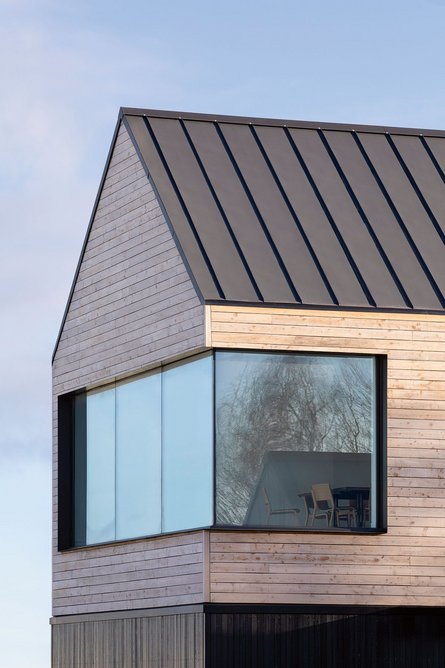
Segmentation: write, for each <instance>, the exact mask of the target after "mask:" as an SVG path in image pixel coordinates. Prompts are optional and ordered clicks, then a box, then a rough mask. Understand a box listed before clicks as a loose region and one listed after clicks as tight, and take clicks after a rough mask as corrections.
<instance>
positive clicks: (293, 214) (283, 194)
mask: <svg viewBox="0 0 445 668" xmlns="http://www.w3.org/2000/svg"><path fill="white" fill-rule="evenodd" d="M249 129H250V131H251V133H252V135H253V138H254V139H255V142H256V144H257V146H258V148H259V150H260V152H261V155H262V156H263V158H264V161H265V163H266V165H267V167H268V168H269V171H270V173H271V175H272V178H273V179H274V181H275V184H276V186H277V188H278V190H279V192H280V195H281V197H282V198H283V200H284V202H285V204H286V206H287V208H288V210H289V213H290V215H291V217H292V219H293V221H294V223H295V225H296V226H297V228H298V230H299V232H300V234H301V236H302V237H303V240H304V242H305V244H306V246H307V249H308V251H309V254H310V256H311V258H312V260H313V262H314V264H315V266H316V268H317V270H318V272H319V274H320V276H321V278H322V280H323V283H324V284H325V287H326V290H327V291H328V293H329V296H330V297H331V299H332V301H333V303H334V304H337V305H338V303H339V301H338V299H337V296H336V294H335V292H334V290H333V288H332V286H331V284H330V282H329V280H328V277H327V276H326V273H325V271H324V269H323V267H322V266H321V263H320V261H319V259H318V257H317V255H316V253H315V251H314V248H313V247H312V244H311V242H310V241H309V239H308V236H307V234H306V232H305V230H304V228H303V226H302V224H301V221H300V219H299V218H298V216H297V213H296V211H295V209H294V207H293V206H292V204H291V203H290V201H289V198H288V196H287V195H286V192H285V191H284V188H283V186H282V184H281V182H280V179H279V178H278V175H277V173H276V171H275V169H274V167H273V165H272V163H271V161H270V159H269V156H268V155H267V152H266V149H265V148H264V146H263V144H262V142H261V139H260V138H259V136H258V133H257V132H256V130H255V126H254V125H252V124H251V125H249Z"/></svg>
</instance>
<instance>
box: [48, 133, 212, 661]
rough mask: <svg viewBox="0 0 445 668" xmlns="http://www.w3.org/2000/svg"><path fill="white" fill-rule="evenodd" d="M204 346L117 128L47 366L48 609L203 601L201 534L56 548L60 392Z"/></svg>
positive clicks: (157, 211)
mask: <svg viewBox="0 0 445 668" xmlns="http://www.w3.org/2000/svg"><path fill="white" fill-rule="evenodd" d="M203 346H204V307H203V306H202V305H201V302H200V300H199V298H198V296H197V294H196V292H195V289H194V287H193V285H192V282H191V280H190V277H189V274H188V272H187V270H186V268H185V265H184V263H183V261H182V259H181V256H180V254H179V251H178V249H177V247H176V244H175V242H174V240H173V237H172V234H171V232H170V229H169V227H168V224H167V222H166V220H165V218H164V215H163V213H162V210H161V207H160V205H159V202H158V201H157V199H156V195H155V193H154V191H153V189H152V187H151V185H150V183H149V181H148V179H147V176H146V174H145V172H144V169H143V167H142V165H141V163H140V160H139V158H138V156H137V154H136V151H135V149H134V146H133V143H132V141H131V139H130V137H129V135H128V133H127V131H126V130H125V128H124V127H123V126H121V128H120V130H119V133H118V136H117V140H116V144H115V147H114V150H113V154H112V157H111V161H110V164H109V167H108V170H107V174H106V177H105V181H104V185H103V188H102V191H101V195H100V199H99V203H98V206H97V210H96V212H95V216H94V220H93V223H92V226H91V230H90V233H89V236H88V240H87V244H86V247H85V250H84V253H83V256H82V261H81V265H80V269H79V273H78V276H77V280H76V284H75V287H74V291H73V294H72V298H71V301H70V304H69V310H68V313H67V317H66V320H65V323H64V327H63V331H62V334H61V338H60V341H59V345H58V348H57V353H56V355H55V359H54V365H53V384H54V402H53V406H54V421H53V425H54V426H53V430H54V431H53V433H54V476H53V485H54V487H53V499H54V501H53V504H54V505H53V507H54V512H53V520H54V527H55V529H54V534H53V537H54V540H53V554H54V589H53V601H54V614H57V615H65V614H68V613H73V614H74V613H80V612H95V611H102V610H116V609H134V608H141V607H147V606H153V607H158V606H166V605H176V604H178V605H179V604H181V605H183V604H186V603H193V602H196V601H202V590H203V583H202V579H203V578H202V570H203V566H202V536H201V534H200V533H195V534H183V535H178V536H177V537H163V538H161V539H151V540H147V541H139V542H133V543H124V544H116V545H113V546H111V545H109V546H102V547H97V548H88V549H85V550H73V551H71V552H65V553H59V552H57V517H58V509H57V465H58V456H57V396H58V395H59V394H63V393H65V392H69V391H71V390H76V389H79V388H82V387H85V386H89V385H95V384H99V383H101V382H107V381H109V380H113V379H114V378H116V377H118V376H122V375H126V374H131V373H132V372H137V371H140V370H142V369H144V368H147V367H149V366H153V365H156V364H158V363H160V362H162V361H165V360H166V359H169V358H173V357H176V356H178V355H182V354H183V353H187V352H190V351H193V350H195V349H198V348H202V347H203ZM66 665H68V664H66ZM69 665H71V664H69ZM73 665H74V664H73Z"/></svg>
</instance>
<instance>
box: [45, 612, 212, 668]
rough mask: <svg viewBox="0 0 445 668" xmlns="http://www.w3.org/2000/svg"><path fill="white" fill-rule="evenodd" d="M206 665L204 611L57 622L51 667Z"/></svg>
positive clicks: (185, 667)
mask: <svg viewBox="0 0 445 668" xmlns="http://www.w3.org/2000/svg"><path fill="white" fill-rule="evenodd" d="M148 666H153V668H154V667H155V666H156V668H172V667H173V666H174V667H175V668H204V614H203V613H202V612H196V613H188V614H168V615H162V614H159V615H156V616H141V617H137V616H134V617H127V618H123V619H102V618H98V619H91V620H89V621H78V622H72V621H71V622H69V623H66V624H63V623H61V624H55V625H53V626H52V668H69V667H72V668H74V667H76V668H112V667H116V668H146V667H148Z"/></svg>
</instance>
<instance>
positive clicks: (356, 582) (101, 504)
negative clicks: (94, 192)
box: [51, 109, 445, 668]
mask: <svg viewBox="0 0 445 668" xmlns="http://www.w3.org/2000/svg"><path fill="white" fill-rule="evenodd" d="M444 182H445V132H438V131H428V130H412V129H401V128H382V127H370V126H354V127H351V126H347V125H338V124H317V123H307V122H297V121H281V120H266V119H257V118H250V119H249V118H238V117H227V116H220V117H216V116H209V115H203V114H178V113H172V112H163V111H149V110H140V109H122V110H121V113H120V114H119V118H118V122H117V127H116V131H115V134H114V137H113V140H112V144H111V149H110V153H109V156H108V159H107V163H106V167H105V171H104V175H103V178H102V182H101V184H100V187H99V193H98V196H97V200H96V203H95V205H94V210H93V214H92V217H91V221H90V225H89V228H88V231H87V235H86V239H85V243H84V246H83V249H82V252H81V257H80V260H79V264H78V267H77V271H76V275H75V279H74V282H73V287H72V290H71V293H70V295H69V299H68V304H67V307H66V311H65V314H64V317H63V322H62V325H61V328H60V333H59V336H58V339H57V344H56V348H55V353H54V359H53V377H54V545H53V617H52V619H51V624H52V634H53V635H52V637H53V641H52V642H53V668H62V667H63V668H68V667H71V666H79V667H85V668H110V667H111V666H116V667H119V668H121V667H123V666H131V667H142V666H143V667H145V666H155V667H157V666H165V667H173V666H174V667H183V666H197V667H199V668H204V667H207V668H210V667H211V668H215V667H220V666H227V667H237V666H239V667H243V668H245V667H249V666H252V667H253V666H255V667H256V666H265V667H266V668H269V667H272V666H279V667H288V666H305V668H306V667H308V666H314V667H315V666H317V667H318V666H332V667H333V666H336V667H338V668H349V667H351V668H352V667H354V668H357V667H362V666H363V667H364V666H404V667H409V666H415V667H416V668H419V667H422V666H443V662H444V659H443V657H444V656H445V634H444V631H445V607H444V606H445V577H444V573H445V571H444V567H445V483H444V470H445V247H444V241H445V185H444Z"/></svg>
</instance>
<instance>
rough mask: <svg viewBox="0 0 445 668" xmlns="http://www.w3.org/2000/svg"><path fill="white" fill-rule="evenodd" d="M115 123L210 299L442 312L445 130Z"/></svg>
mask: <svg viewBox="0 0 445 668" xmlns="http://www.w3.org/2000/svg"><path fill="white" fill-rule="evenodd" d="M122 117H123V119H124V122H125V124H126V127H127V129H128V130H129V132H130V134H131V136H132V138H133V141H134V142H135V146H136V148H137V150H138V153H139V155H140V157H141V159H142V161H143V162H144V164H145V167H146V169H147V173H148V175H149V177H150V179H151V181H152V183H153V186H154V187H155V189H156V191H157V193H158V196H159V198H160V200H161V202H162V205H163V207H164V209H165V212H166V215H167V218H168V220H169V222H170V225H171V228H172V231H173V233H174V235H175V237H176V239H177V242H178V245H179V247H180V250H181V252H182V255H183V257H184V259H185V261H186V263H187V265H188V267H189V270H190V272H191V275H192V278H193V280H194V282H195V285H196V286H197V289H198V290H199V292H200V293H201V296H202V298H203V299H204V300H205V301H207V302H223V303H224V302H244V303H255V304H256V303H267V304H291V305H305V306H328V307H329V306H331V307H332V306H341V307H356V308H378V309H403V310H408V309H409V310H411V309H415V310H431V311H442V310H444V308H445V132H440V131H432V130H414V129H403V128H383V127H371V126H354V127H352V126H347V125H339V124H326V123H324V124H322V123H307V122H300V121H280V120H267V119H257V118H250V119H249V118H239V117H228V116H218V117H216V116H210V115H204V114H185V113H173V112H163V111H150V110H141V109H123V110H122Z"/></svg>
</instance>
